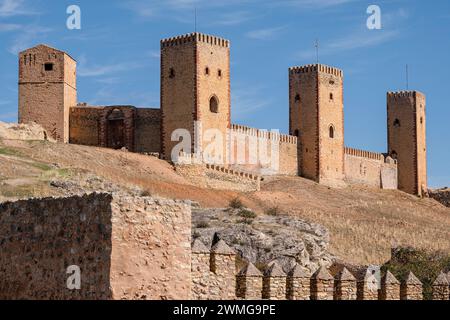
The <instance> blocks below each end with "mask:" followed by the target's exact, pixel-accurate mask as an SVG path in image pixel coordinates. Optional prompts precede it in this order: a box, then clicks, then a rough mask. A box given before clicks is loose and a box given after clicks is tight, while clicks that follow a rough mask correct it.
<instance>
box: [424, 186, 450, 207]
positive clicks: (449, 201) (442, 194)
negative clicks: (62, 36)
mask: <svg viewBox="0 0 450 320" xmlns="http://www.w3.org/2000/svg"><path fill="white" fill-rule="evenodd" d="M428 194H429V195H430V198H432V199H434V200H436V201H438V202H440V203H442V204H443V205H444V206H446V207H449V208H450V188H443V189H437V190H429V191H428Z"/></svg>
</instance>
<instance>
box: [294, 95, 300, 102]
mask: <svg viewBox="0 0 450 320" xmlns="http://www.w3.org/2000/svg"><path fill="white" fill-rule="evenodd" d="M295 102H300V95H299V94H298V93H297V95H296V96H295Z"/></svg>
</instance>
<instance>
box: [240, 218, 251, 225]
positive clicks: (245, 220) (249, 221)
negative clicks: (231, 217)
mask: <svg viewBox="0 0 450 320" xmlns="http://www.w3.org/2000/svg"><path fill="white" fill-rule="evenodd" d="M238 223H244V224H249V225H250V224H252V223H253V219H249V218H244V219H241V220H239V221H238Z"/></svg>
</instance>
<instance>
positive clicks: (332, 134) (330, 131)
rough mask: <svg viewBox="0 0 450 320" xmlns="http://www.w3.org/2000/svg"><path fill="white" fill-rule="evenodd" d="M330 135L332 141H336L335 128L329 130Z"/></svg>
mask: <svg viewBox="0 0 450 320" xmlns="http://www.w3.org/2000/svg"><path fill="white" fill-rule="evenodd" d="M329 135H330V138H331V139H334V127H333V126H330V128H329Z"/></svg>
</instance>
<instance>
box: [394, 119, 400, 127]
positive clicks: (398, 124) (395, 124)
mask: <svg viewBox="0 0 450 320" xmlns="http://www.w3.org/2000/svg"><path fill="white" fill-rule="evenodd" d="M394 127H396V128H398V127H400V120H399V119H395V120H394Z"/></svg>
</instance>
